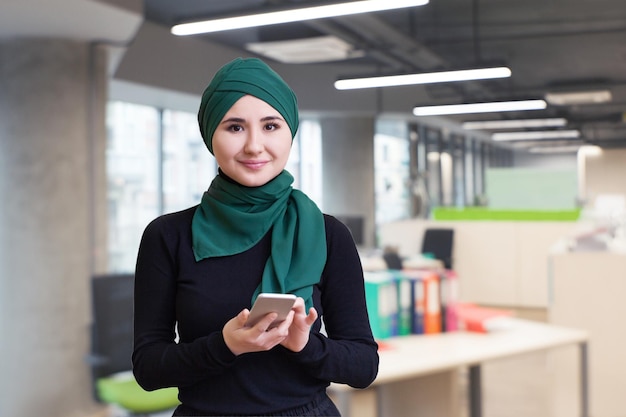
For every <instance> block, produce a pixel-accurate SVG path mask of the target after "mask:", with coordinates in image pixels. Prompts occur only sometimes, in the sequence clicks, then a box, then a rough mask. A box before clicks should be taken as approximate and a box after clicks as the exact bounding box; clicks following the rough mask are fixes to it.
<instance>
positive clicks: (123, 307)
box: [91, 274, 135, 378]
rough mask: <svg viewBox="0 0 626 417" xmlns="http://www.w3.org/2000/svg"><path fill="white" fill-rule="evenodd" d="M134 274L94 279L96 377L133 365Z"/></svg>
mask: <svg viewBox="0 0 626 417" xmlns="http://www.w3.org/2000/svg"><path fill="white" fill-rule="evenodd" d="M134 283H135V277H134V275H133V274H120V275H101V276H96V277H94V278H93V279H92V287H91V288H92V301H93V324H92V349H91V352H92V364H93V374H94V377H95V378H98V377H101V376H105V375H110V374H113V373H116V372H122V371H128V370H130V369H132V362H131V355H132V350H133V303H134V300H133V293H134Z"/></svg>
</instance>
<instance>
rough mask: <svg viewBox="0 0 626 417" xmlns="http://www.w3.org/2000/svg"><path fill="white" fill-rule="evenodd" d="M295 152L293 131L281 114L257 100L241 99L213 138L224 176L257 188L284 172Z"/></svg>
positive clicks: (254, 98) (215, 151) (216, 155)
mask: <svg viewBox="0 0 626 417" xmlns="http://www.w3.org/2000/svg"><path fill="white" fill-rule="evenodd" d="M290 150H291V130H290V129H289V125H287V122H286V121H285V119H283V117H282V116H281V114H280V113H279V112H278V111H277V110H276V109H274V108H273V107H272V106H270V105H269V104H267V103H266V102H264V101H263V100H260V99H258V98H256V97H253V96H250V95H246V96H243V97H242V98H240V99H239V100H238V101H237V102H236V103H235V104H234V105H233V106H232V107H231V108H230V109H229V110H228V112H227V113H226V114H225V115H224V118H223V119H222V121H221V122H220V124H219V125H218V126H217V129H216V130H215V133H214V134H213V154H214V155H215V159H216V160H217V164H218V165H219V167H220V168H221V169H222V171H224V173H225V174H226V175H227V176H229V177H230V178H232V179H233V180H235V181H237V182H238V183H239V184H241V185H245V186H248V187H257V186H260V185H263V184H265V183H267V182H269V181H270V180H272V179H273V178H274V177H276V176H277V175H278V174H280V173H281V172H282V170H283V169H284V168H285V165H286V164H287V159H288V158H289V151H290Z"/></svg>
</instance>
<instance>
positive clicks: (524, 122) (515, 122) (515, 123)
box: [461, 118, 567, 130]
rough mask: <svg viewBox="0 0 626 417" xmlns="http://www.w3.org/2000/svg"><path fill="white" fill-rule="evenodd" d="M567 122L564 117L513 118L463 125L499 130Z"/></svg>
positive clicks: (550, 125) (468, 127)
mask: <svg viewBox="0 0 626 417" xmlns="http://www.w3.org/2000/svg"><path fill="white" fill-rule="evenodd" d="M566 124H567V120H566V119H563V118H552V119H512V120H483V121H475V122H465V123H463V124H462V125H461V126H462V127H463V129H465V130H497V129H525V128H530V127H562V126H565V125H566Z"/></svg>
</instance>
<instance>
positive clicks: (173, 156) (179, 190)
mask: <svg viewBox="0 0 626 417" xmlns="http://www.w3.org/2000/svg"><path fill="white" fill-rule="evenodd" d="M162 165H163V194H162V195H163V210H162V211H163V212H164V213H171V212H174V211H178V210H182V209H185V208H188V207H191V206H193V205H196V204H198V203H199V202H200V200H201V199H202V194H203V193H204V192H205V191H206V190H207V189H208V188H209V185H210V184H211V180H213V177H215V174H216V172H217V166H216V164H215V158H214V157H213V155H211V153H210V152H209V151H208V149H207V148H206V145H205V144H204V141H203V139H202V136H201V135H200V130H199V129H198V121H197V118H196V115H195V114H193V113H188V112H180V111H173V110H164V111H163V163H162Z"/></svg>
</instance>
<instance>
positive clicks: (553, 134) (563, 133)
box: [491, 130, 580, 141]
mask: <svg viewBox="0 0 626 417" xmlns="http://www.w3.org/2000/svg"><path fill="white" fill-rule="evenodd" d="M578 137H580V131H578V130H542V131H537V130H536V131H529V132H501V133H494V134H493V135H491V139H492V140H495V141H505V140H543V139H575V138H578Z"/></svg>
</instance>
